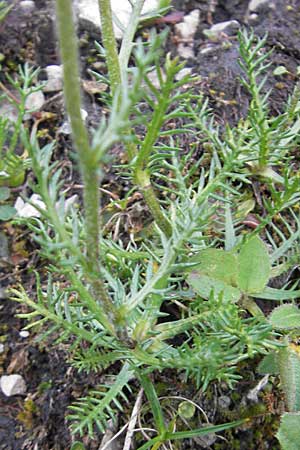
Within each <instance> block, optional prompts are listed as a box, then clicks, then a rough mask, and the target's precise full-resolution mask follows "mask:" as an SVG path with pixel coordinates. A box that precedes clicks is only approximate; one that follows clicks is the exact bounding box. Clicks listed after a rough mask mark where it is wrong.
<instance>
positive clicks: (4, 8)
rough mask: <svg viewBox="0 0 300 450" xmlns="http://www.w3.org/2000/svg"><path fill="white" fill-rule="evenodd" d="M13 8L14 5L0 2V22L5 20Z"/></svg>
mask: <svg viewBox="0 0 300 450" xmlns="http://www.w3.org/2000/svg"><path fill="white" fill-rule="evenodd" d="M13 7H14V5H7V3H6V2H0V22H2V20H4V19H5V17H6V16H7V14H8V13H9V12H10V11H11V10H12V8H13Z"/></svg>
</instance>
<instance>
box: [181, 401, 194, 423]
mask: <svg viewBox="0 0 300 450" xmlns="http://www.w3.org/2000/svg"><path fill="white" fill-rule="evenodd" d="M195 411H196V408H195V405H193V403H191V402H188V401H183V402H181V403H180V404H179V406H178V414H179V415H180V417H182V418H183V419H191V418H192V417H194V415H195Z"/></svg>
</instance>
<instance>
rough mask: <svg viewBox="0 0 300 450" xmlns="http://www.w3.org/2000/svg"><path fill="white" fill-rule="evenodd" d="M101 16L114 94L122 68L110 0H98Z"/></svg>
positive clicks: (103, 41)
mask: <svg viewBox="0 0 300 450" xmlns="http://www.w3.org/2000/svg"><path fill="white" fill-rule="evenodd" d="M98 1H99V9H100V16H101V32H102V43H103V46H104V49H105V59H106V64H107V68H108V73H109V79H110V83H111V92H112V95H114V94H115V92H116V89H117V88H118V87H119V86H120V85H121V80H122V78H121V70H120V64H119V56H118V50H117V42H116V38H115V33H114V29H113V20H112V10H111V4H110V0H98Z"/></svg>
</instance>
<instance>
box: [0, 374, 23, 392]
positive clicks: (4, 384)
mask: <svg viewBox="0 0 300 450" xmlns="http://www.w3.org/2000/svg"><path fill="white" fill-rule="evenodd" d="M0 387H1V390H2V392H3V394H5V395H6V396H7V397H11V396H12V395H20V394H25V392H26V384H25V380H24V378H23V377H22V376H21V375H18V374H13V375H2V377H1V378H0Z"/></svg>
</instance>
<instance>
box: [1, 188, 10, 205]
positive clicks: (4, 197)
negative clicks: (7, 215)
mask: <svg viewBox="0 0 300 450" xmlns="http://www.w3.org/2000/svg"><path fill="white" fill-rule="evenodd" d="M9 196H10V189H9V188H8V187H6V186H2V187H0V201H1V202H3V201H5V200H7V199H8V198H9Z"/></svg>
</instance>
